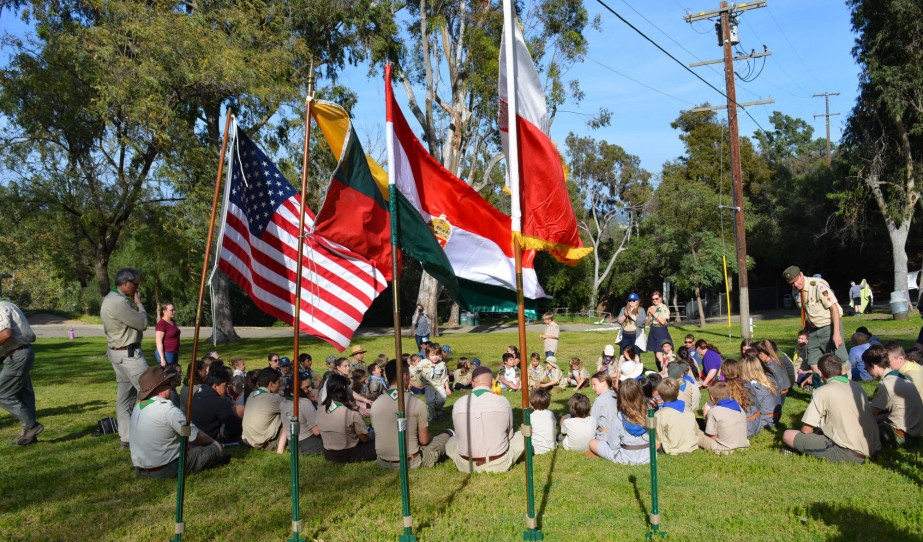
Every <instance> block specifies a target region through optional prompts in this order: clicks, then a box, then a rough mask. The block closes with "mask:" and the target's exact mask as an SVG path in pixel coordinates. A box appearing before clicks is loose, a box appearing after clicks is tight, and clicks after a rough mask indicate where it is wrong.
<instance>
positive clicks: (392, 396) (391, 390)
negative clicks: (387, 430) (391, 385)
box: [388, 389, 397, 401]
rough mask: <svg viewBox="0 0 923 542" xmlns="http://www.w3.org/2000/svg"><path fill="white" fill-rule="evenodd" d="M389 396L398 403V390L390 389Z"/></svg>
mask: <svg viewBox="0 0 923 542" xmlns="http://www.w3.org/2000/svg"><path fill="white" fill-rule="evenodd" d="M388 396H389V397H391V399H394V400H395V401H397V389H389V390H388Z"/></svg>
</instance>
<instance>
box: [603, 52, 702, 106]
mask: <svg viewBox="0 0 923 542" xmlns="http://www.w3.org/2000/svg"><path fill="white" fill-rule="evenodd" d="M586 58H587V60H590V61H592V62H595V63H596V64H599V65H600V66H602V67H603V68H606V69H607V70H609V71H611V72H613V73H615V74H618V75H621V76H622V77H624V78H625V79H628V80H629V81H632V82H634V83H637V84H639V85H641V86H642V87H644V88H647V89H650V90H653V91H654V92H657V93H659V94H663V95H664V96H666V97H667V98H673V99H674V100H676V101H678V102H683V103H684V104H688V105H692V106H694V105H695V104H694V103H692V102H690V101H688V100H684V99H682V98H678V97H676V96H673V95H672V94H670V93H667V92H664V91H662V90H659V89H656V88H654V87H652V86H650V85H648V84H646V83H642V82H641V81H638V80H637V79H633V78H632V77H629V76H628V75H625V74H624V73H622V72H620V71H618V70H616V69H615V68H612V67H610V66H607V65H605V64H603V63H602V62H600V61H598V60H596V59H595V58H593V57H589V56H588V57H586Z"/></svg>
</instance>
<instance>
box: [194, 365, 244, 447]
mask: <svg viewBox="0 0 923 542" xmlns="http://www.w3.org/2000/svg"><path fill="white" fill-rule="evenodd" d="M230 382H231V371H230V369H228V368H227V367H215V368H213V369H212V370H210V371H209V372H208V376H207V377H206V378H205V385H204V386H201V387H199V388H197V389H196V393H195V395H193V396H192V416H191V418H192V423H194V424H196V427H198V428H199V429H200V430H202V431H204V432H205V433H206V434H207V435H208V436H210V437H211V438H213V439H215V440H217V441H219V442H237V441H239V440H240V435H241V431H242V426H241V418H243V417H244V407H243V405H235V404H234V403H232V402H231V399H230V397H228V386H229V385H230Z"/></svg>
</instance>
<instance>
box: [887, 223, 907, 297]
mask: <svg viewBox="0 0 923 542" xmlns="http://www.w3.org/2000/svg"><path fill="white" fill-rule="evenodd" d="M909 232H910V219H909V218H908V219H906V220H904V221H903V222H901V224H900V226H898V225H897V224H894V223H889V224H888V237H890V238H891V259H892V261H893V262H894V291H895V292H904V299H906V300H907V303H908V304H909V303H910V291H909V289H908V288H907V234H908V233H909Z"/></svg>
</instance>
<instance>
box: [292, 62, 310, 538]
mask: <svg viewBox="0 0 923 542" xmlns="http://www.w3.org/2000/svg"><path fill="white" fill-rule="evenodd" d="M313 99H314V59H313V58H312V59H311V67H310V68H309V70H308V98H307V100H306V101H305V112H304V159H303V161H302V163H301V209H300V211H299V213H298V214H299V217H298V252H297V254H298V258H297V260H296V264H295V303H294V306H295V322H294V326H295V330H294V336H295V340H294V343H295V344H294V354H295V357H294V360H293V364H294V365H295V371H294V372H295V375H294V376H295V378H294V384H295V389H294V397H293V400H294V402H295V403H294V413H293V414H292V416H291V417H290V418H289V439H288V448H289V450H290V453H291V473H292V537H291V538H289V539H288V542H301V541H302V540H304V538H302V537H301V534H300V533H301V517H300V515H299V512H298V509H299V498H298V456H299V450H298V436H299V435H300V434H301V423H300V422H299V421H298V414H299V409H298V403H299V395H300V392H301V380H300V373H301V360H300V359H299V356H300V355H301V352H300V349H301V344H300V341H301V282H302V277H301V272H302V269H301V268H302V262H303V260H304V256H303V254H302V253H303V251H304V219H305V209H306V208H307V207H308V205H307V203H306V202H305V197H306V195H307V193H308V159H309V157H310V151H311V148H310V143H311V102H312V101H313Z"/></svg>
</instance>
